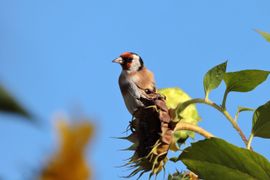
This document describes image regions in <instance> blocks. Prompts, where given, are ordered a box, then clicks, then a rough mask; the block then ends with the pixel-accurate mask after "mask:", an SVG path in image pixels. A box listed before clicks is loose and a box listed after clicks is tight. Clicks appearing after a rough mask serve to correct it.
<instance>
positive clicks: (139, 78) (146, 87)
mask: <svg viewBox="0 0 270 180" xmlns="http://www.w3.org/2000/svg"><path fill="white" fill-rule="evenodd" d="M134 76H135V78H133V79H134V83H135V84H136V86H137V87H138V88H139V89H141V90H143V91H146V93H147V91H149V93H152V92H156V85H155V79H154V75H153V73H152V72H151V71H149V70H147V69H146V68H143V69H142V70H140V71H138V72H137V73H136V74H134Z"/></svg>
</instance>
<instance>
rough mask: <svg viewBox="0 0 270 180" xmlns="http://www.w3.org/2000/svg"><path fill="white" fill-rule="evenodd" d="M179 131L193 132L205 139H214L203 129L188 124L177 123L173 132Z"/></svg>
mask: <svg viewBox="0 0 270 180" xmlns="http://www.w3.org/2000/svg"><path fill="white" fill-rule="evenodd" d="M179 130H189V131H193V132H196V133H198V134H200V135H202V136H204V137H205V138H207V139H209V138H211V137H215V136H214V135H213V134H211V133H210V132H208V131H206V130H205V129H203V128H201V127H199V126H197V125H193V124H190V123H184V122H179V123H177V124H176V126H175V128H174V131H179Z"/></svg>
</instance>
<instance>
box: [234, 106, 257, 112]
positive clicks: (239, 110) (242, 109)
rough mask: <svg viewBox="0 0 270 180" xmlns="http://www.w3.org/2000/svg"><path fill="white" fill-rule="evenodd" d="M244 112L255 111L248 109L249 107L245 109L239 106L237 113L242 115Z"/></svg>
mask: <svg viewBox="0 0 270 180" xmlns="http://www.w3.org/2000/svg"><path fill="white" fill-rule="evenodd" d="M243 111H254V109H252V108H248V107H243V106H238V109H237V112H238V113H240V112H243Z"/></svg>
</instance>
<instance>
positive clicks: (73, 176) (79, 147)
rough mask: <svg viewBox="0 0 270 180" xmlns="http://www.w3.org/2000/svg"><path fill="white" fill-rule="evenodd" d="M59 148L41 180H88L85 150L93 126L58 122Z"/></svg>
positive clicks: (84, 123)
mask: <svg viewBox="0 0 270 180" xmlns="http://www.w3.org/2000/svg"><path fill="white" fill-rule="evenodd" d="M57 129H58V131H59V135H60V148H59V150H58V152H56V153H55V154H54V155H53V156H52V158H51V159H50V160H49V162H48V164H47V165H46V167H45V168H43V170H42V172H41V176H40V179H41V180H89V179H91V178H90V177H91V172H90V168H89V166H88V165H87V160H86V157H85V153H84V151H85V149H86V147H87V145H88V142H89V140H90V138H91V137H92V135H93V129H94V128H93V126H92V125H91V124H90V123H89V122H88V121H83V122H76V123H73V124H67V122H65V121H59V122H58V124H57Z"/></svg>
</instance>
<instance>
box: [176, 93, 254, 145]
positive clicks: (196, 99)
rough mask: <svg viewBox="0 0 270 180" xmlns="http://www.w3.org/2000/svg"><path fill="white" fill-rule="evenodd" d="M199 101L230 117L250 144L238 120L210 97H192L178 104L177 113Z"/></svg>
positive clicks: (235, 127)
mask: <svg viewBox="0 0 270 180" xmlns="http://www.w3.org/2000/svg"><path fill="white" fill-rule="evenodd" d="M225 94H226V92H225ZM225 99H226V96H225ZM224 102H226V100H225V101H223V103H222V104H223V105H224V104H225V103H224ZM198 103H200V104H206V105H209V106H211V107H213V108H215V109H216V110H218V111H219V112H221V113H222V114H223V115H224V116H225V117H226V119H228V120H229V121H230V123H231V124H232V126H233V128H234V129H235V130H236V131H237V133H238V134H239V135H240V137H241V139H242V141H243V142H244V143H245V145H246V146H247V145H248V140H247V138H246V136H245V135H244V133H243V131H242V130H241V129H240V127H239V126H238V124H237V122H236V121H235V120H234V119H233V118H232V116H231V115H230V114H229V112H228V111H227V110H226V109H225V108H224V107H223V105H222V106H219V105H217V104H216V103H214V102H212V101H211V100H209V99H202V98H195V99H190V100H188V101H186V102H184V103H182V104H180V105H178V106H177V107H176V109H177V113H180V112H181V111H183V110H184V109H185V108H187V107H188V106H189V105H191V104H198ZM250 149H251V150H252V147H250Z"/></svg>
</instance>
